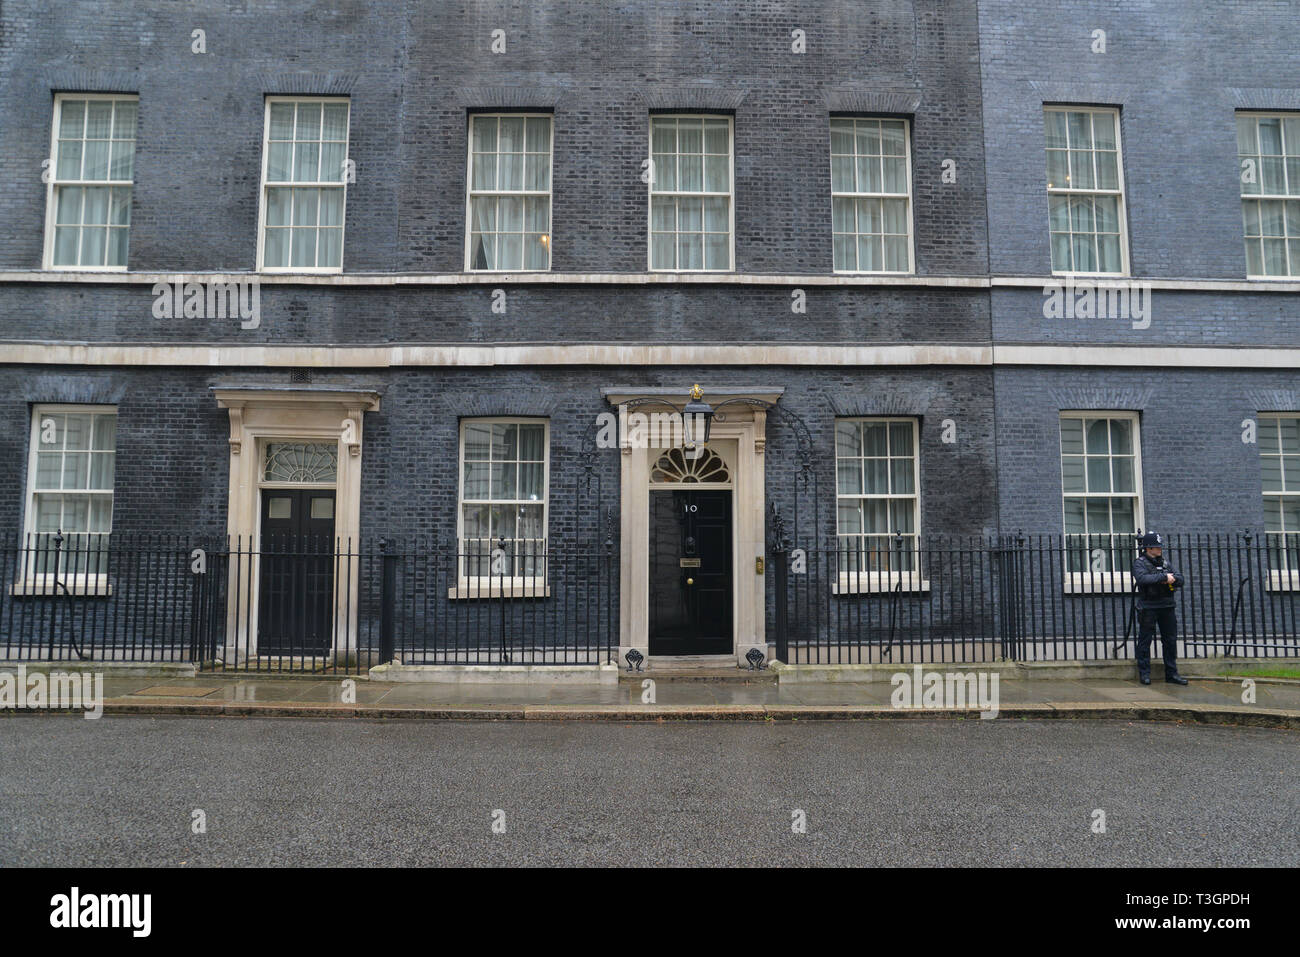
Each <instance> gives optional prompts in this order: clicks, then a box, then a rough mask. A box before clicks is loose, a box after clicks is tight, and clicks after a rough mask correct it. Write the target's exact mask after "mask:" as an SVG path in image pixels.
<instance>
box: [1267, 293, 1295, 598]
mask: <svg viewBox="0 0 1300 957" xmlns="http://www.w3.org/2000/svg"><path fill="white" fill-rule="evenodd" d="M1273 278H1276V277H1273ZM1282 419H1296V420H1297V421H1300V412H1261V413H1259V416H1258V426H1259V431H1260V432H1262V431H1263V430H1264V423H1265V422H1269V423H1276V422H1279V421H1281V420H1282ZM1273 428H1274V429H1275V430H1276V429H1277V428H1278V426H1276V425H1273ZM1257 439H1258V437H1257ZM1278 439H1279V443H1280V441H1281V436H1280V435H1279V436H1278ZM1259 454H1260V457H1261V458H1263V457H1264V456H1269V457H1276V458H1278V459H1283V452H1282V449H1281V445H1280V444H1279V446H1278V451H1277V452H1276V453H1274V452H1265V451H1263V449H1262V448H1261V450H1260V453H1259ZM1282 478H1283V484H1284V485H1286V484H1289V483H1288V482H1287V478H1288V475H1287V472H1286V464H1285V461H1283V462H1282ZM1260 491H1261V494H1262V497H1263V499H1264V501H1266V502H1267V501H1268V500H1269V499H1273V498H1276V499H1281V500H1283V501H1285V500H1287V499H1296V500H1300V475H1298V476H1297V477H1296V490H1295V491H1291V490H1290V489H1285V490H1284V491H1281V492H1270V491H1268V490H1266V489H1263V488H1261V490H1260ZM1282 515H1283V527H1282V531H1281V532H1269V531H1267V530H1265V532H1264V548H1265V561H1266V562H1268V587H1269V589H1270V590H1271V591H1297V590H1300V566H1297V567H1287V566H1286V564H1285V563H1286V558H1285V556H1286V555H1288V554H1290V553H1289V551H1287V544H1286V542H1287V539H1288V538H1289V537H1291V536H1296V541H1297V542H1298V543H1300V528H1296V529H1290V528H1287V527H1286V518H1285V516H1286V513H1285V512H1283V513H1282ZM1270 535H1281V536H1282V543H1283V544H1282V554H1283V563H1284V564H1283V567H1282V568H1274V567H1273V564H1272V558H1271V555H1270V554H1269V552H1268V550H1269V536H1270Z"/></svg>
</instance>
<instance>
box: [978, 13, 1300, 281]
mask: <svg viewBox="0 0 1300 957" xmlns="http://www.w3.org/2000/svg"><path fill="white" fill-rule="evenodd" d="M1296 15H1297V11H1296V7H1295V4H1294V3H1289V2H1277V0H1271V2H1255V0H1230V2H1222V3H1161V2H1136V3H1135V2H1131V0H1082V2H1080V0H1034V2H1032V3H1025V2H1023V0H980V2H979V20H980V63H981V73H982V82H983V89H984V125H985V136H986V139H987V143H988V149H987V159H988V184H989V186H988V189H989V232H990V235H991V236H992V237H993V242H992V248H991V255H990V259H991V264H992V269H993V272H994V273H998V274H1008V273H1010V274H1028V275H1045V274H1047V273H1048V272H1049V271H1050V268H1051V256H1050V251H1049V247H1048V235H1047V232H1048V231H1047V185H1046V154H1045V152H1044V150H1045V145H1044V142H1045V141H1044V131H1043V104H1044V103H1045V102H1049V103H1050V102H1067V103H1079V104H1085V105H1098V106H1113V107H1119V108H1120V125H1121V137H1122V143H1121V147H1122V150H1123V157H1124V178H1125V185H1126V189H1125V201H1126V205H1127V208H1128V224H1129V245H1130V250H1131V253H1130V259H1131V263H1132V272H1133V275H1135V276H1160V277H1200V278H1226V279H1244V278H1245V275H1246V257H1245V251H1244V248H1243V242H1242V222H1241V200H1240V196H1241V193H1240V183H1239V180H1238V166H1237V139H1236V121H1235V118H1234V115H1233V114H1234V110H1236V109H1238V108H1243V107H1247V106H1250V107H1255V108H1261V109H1272V110H1295V109H1298V108H1300V74H1297V70H1296V37H1295V27H1296ZM1094 30H1104V31H1105V32H1106V52H1105V53H1093V52H1092V48H1091V47H1092V33H1093V31H1094Z"/></svg>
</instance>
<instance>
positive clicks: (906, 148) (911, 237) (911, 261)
mask: <svg viewBox="0 0 1300 957" xmlns="http://www.w3.org/2000/svg"><path fill="white" fill-rule="evenodd" d="M835 120H855V121H856V120H877V121H883V120H889V121H892V122H901V123H902V124H903V158H904V166H905V168H906V170H907V172H906V176H907V180H906V182H907V192H906V193H905V194H904V193H837V192H835V177H834V172H833V171H832V174H831V242H832V249H831V268H832V271H833V272H835V274H836V275H840V276H910V275H912V274H914V273H915V272H916V229H915V224H914V223H913V217H912V212H913V206H914V203H913V198H912V121H911V120H909V119H908V118H906V117H902V116H846V115H843V114H832V115H831V117H830V120H829V122H827V124H826V136H827V143H828V145H827V151H826V163H827V166H828V167H830V166H832V165H833V160H832V159H831V156H832V154H831V152H830V147H829V143H830V124H831V123H833V122H834V121H835ZM853 155H854V157H855V158H856V156H857V155H858V154H857V136H856V124H855V135H854V154H853ZM883 185H884V178H883V176H882V178H881V186H883ZM839 198H846V199H847V198H852V199H854V200H858V199H901V200H904V201H905V202H906V204H907V269H905V270H897V269H835V268H834V266H835V250H834V248H833V244H834V237H835V200H836V199H839ZM861 235H865V234H864V233H858V232H857V231H856V227H855V231H854V236H855V237H856V236H861ZM882 252H883V250H882ZM855 258H859V264H861V261H860V257H855Z"/></svg>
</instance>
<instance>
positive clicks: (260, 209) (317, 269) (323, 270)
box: [257, 96, 352, 276]
mask: <svg viewBox="0 0 1300 957" xmlns="http://www.w3.org/2000/svg"><path fill="white" fill-rule="evenodd" d="M264 100H265V102H264V103H263V104H262V185H261V189H260V190H259V191H258V196H257V271H258V272H259V273H268V274H272V273H273V274H286V273H296V274H311V275H324V276H333V275H338V274H340V273H342V272H343V263H344V262H345V261H346V257H347V238H348V182H347V176H345V175H341V176H340V178H339V179H338V180H334V181H330V180H316V181H315V182H310V183H309V182H306V181H302V182H282V181H280V180H277V181H275V182H274V183H268V182H267V179H266V174H267V171H268V169H269V167H270V163H271V104H273V103H321V104H326V103H329V104H336V103H346V104H347V107H348V129H347V139H346V140H344V144H345V145H344V149H343V159H344V161H345V162H346V161H347V160H349V159H351V158H352V156H351V154H352V98H351V97H348V96H267V97H265V98H264ZM294 115H295V117H296V116H297V112H296V111H295V114H294ZM317 172H318V173H319V164H318V167H317ZM273 187H274V188H282V187H287V188H302V189H322V188H325V189H341V190H342V191H343V203H342V207H341V212H340V214H339V264H338V265H337V266H267V265H266V258H265V257H266V207H267V201H266V199H267V192H268V191H269V190H270V189H271V188H273ZM316 228H317V229H318V230H319V229H320V225H319V223H317V226H316ZM290 242H291V243H292V235H291V236H290ZM319 243H320V239H319V234H318V236H317V251H318V255H317V259H319V258H320V257H319ZM292 258H293V254H292V246H291V247H290V259H292Z"/></svg>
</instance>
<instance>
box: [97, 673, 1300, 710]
mask: <svg viewBox="0 0 1300 957" xmlns="http://www.w3.org/2000/svg"><path fill="white" fill-rule="evenodd" d="M972 670H976V671H977V672H978V671H990V672H992V671H993V670H994V669H972ZM649 678H650V676H649V675H646V676H645V677H644V678H642V677H640V676H638V677H637V680H634V681H626V680H625V681H621V682H619V683H618V684H603V685H597V684H594V683H593V684H582V685H578V684H572V683H555V684H549V683H540V682H535V683H528V684H521V683H508V682H502V683H454V682H378V681H369V680H365V679H358V678H352V679H349V678H347V677H346V676H340V677H332V676H331V677H321V678H307V677H293V678H285V677H280V678H277V677H247V676H245V677H238V678H235V677H226V676H210V675H203V676H200V677H198V678H171V677H167V678H159V677H106V678H105V679H104V697H105V699H106V703H107V704H124V705H131V704H134V705H144V704H155V705H156V704H167V703H172V704H177V705H221V704H245V705H257V704H266V705H280V706H283V705H293V704H302V705H347V706H349V707H350V708H355V709H356V710H357V711H358V712H364V711H366V710H368V709H393V708H412V709H422V708H436V709H447V708H455V709H480V708H482V709H492V708H519V707H530V706H531V707H545V706H549V707H601V708H608V707H614V708H618V707H626V706H636V707H638V708H640V707H641V706H644V705H657V706H689V707H695V708H728V707H759V708H766V707H783V706H792V707H800V706H802V707H823V708H837V707H875V708H882V707H883V708H889V707H891V695H892V693H893V690H894V688H893V686H892V685H891V684H890V683H889V682H885V681H874V682H797V683H791V684H780V683H777V682H773V681H754V682H745V681H737V680H730V681H716V682H711V681H698V680H690V681H678V680H673V679H672V678H660V679H657V680H654V685H653V687H652V688H648V687H644V686H643V681H644V680H646V679H649ZM1253 690H1254V696H1255V700H1254V702H1253V703H1248V702H1243V700H1242V699H1243V694H1244V691H1243V685H1242V682H1241V681H1240V680H1222V679H1209V678H1206V679H1195V678H1194V679H1192V681H1191V684H1189V685H1188V686H1186V687H1180V686H1178V685H1173V684H1168V683H1166V682H1164V681H1163V680H1160V679H1157V680H1155V681H1153V682H1152V684H1151V685H1149V686H1143V685H1140V684H1138V683H1137V682H1136V681H1120V680H1114V679H1110V680H1106V679H1081V680H1075V681H1071V680H1062V679H1045V680H1038V681H1035V680H1008V681H1001V680H1000V681H999V682H998V697H999V704H1000V707H1002V708H1003V709H1005V708H1008V707H1012V706H1020V705H1064V704H1093V705H1121V706H1123V705H1132V706H1145V705H1178V704H1183V705H1208V706H1214V707H1249V708H1259V709H1284V710H1300V681H1290V682H1286V681H1277V680H1264V679H1256V680H1255V685H1254V689H1253ZM650 691H653V698H652V700H647V699H648V698H649V695H648V692H650Z"/></svg>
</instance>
